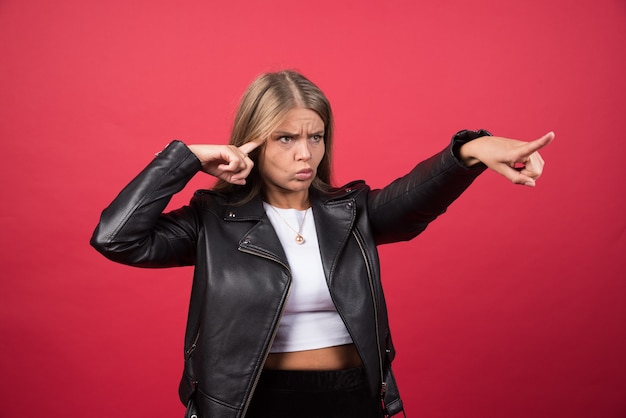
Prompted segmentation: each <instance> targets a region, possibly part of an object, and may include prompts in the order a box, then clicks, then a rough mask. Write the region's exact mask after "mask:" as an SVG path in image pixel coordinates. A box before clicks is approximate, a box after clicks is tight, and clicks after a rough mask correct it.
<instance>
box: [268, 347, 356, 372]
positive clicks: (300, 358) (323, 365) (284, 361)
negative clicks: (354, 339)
mask: <svg viewBox="0 0 626 418" xmlns="http://www.w3.org/2000/svg"><path fill="white" fill-rule="evenodd" d="M361 365H362V363H361V357H360V356H359V353H358V352H357V350H356V347H355V346H354V344H346V345H338V346H334V347H325V348H318V349H315V350H304V351H294V352H289V353H270V354H269V355H268V357H267V360H265V368H266V369H271V370H343V369H350V368H353V367H361Z"/></svg>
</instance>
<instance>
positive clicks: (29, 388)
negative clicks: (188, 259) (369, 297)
mask: <svg viewBox="0 0 626 418" xmlns="http://www.w3.org/2000/svg"><path fill="white" fill-rule="evenodd" d="M624 51H626V3H624V1H623V0H596V1H592V0H580V1H565V0H554V1H545V0H527V1H523V2H519V1H518V2H506V1H501V0H472V1H463V0H450V1H431V2H420V1H413V0H402V1H339V0H333V1H331V0H318V1H316V2H297V1H286V0H265V1H248V2H243V1H219V2H217V1H212V0H211V1H202V0H195V1H167V0H159V1H148V0H144V1H127V0H108V1H99V2H98V1H84V0H60V1H56V2H52V1H43V0H21V1H19V0H1V1H0V139H1V141H2V147H1V150H2V154H1V155H2V164H1V165H0V174H1V178H2V179H3V195H4V197H3V203H2V207H1V209H0V228H1V229H0V231H1V232H0V234H1V235H0V249H1V251H0V257H1V259H0V261H1V275H2V279H1V281H0V301H1V302H0V417H3V418H5V417H7V418H8V417H22V416H39V415H41V416H46V417H50V418H55V417H78V416H85V415H88V416H93V417H134V416H140V417H176V416H182V413H183V408H182V406H181V405H180V404H179V401H178V399H177V392H176V390H177V385H178V379H179V376H180V372H181V369H182V358H183V356H182V341H183V331H184V324H185V317H186V308H187V302H188V297H189V291H190V282H191V269H189V268H184V269H170V270H159V271H153V270H152V271H145V270H140V269H133V268H130V267H125V266H121V265H116V264H113V263H111V262H108V261H107V260H105V259H104V258H103V257H101V256H100V255H98V254H97V253H96V252H95V251H94V250H92V249H91V248H90V247H89V246H88V240H89V237H90V235H91V232H92V230H93V228H94V227H95V225H96V223H97V220H98V216H99V213H100V211H101V210H102V209H103V208H104V207H105V205H107V204H108V202H109V201H110V200H111V199H112V198H113V197H114V196H115V194H116V192H117V191H119V189H120V188H121V187H122V186H123V185H124V184H125V183H126V182H127V181H128V180H130V178H131V177H132V176H133V175H134V174H135V173H137V172H138V171H139V170H140V169H141V168H142V167H143V166H144V165H145V164H146V163H147V162H148V161H149V160H150V159H151V156H152V154H153V153H154V152H155V151H157V150H159V149H161V148H162V147H163V146H164V145H165V144H166V143H167V142H169V141H170V140H171V139H172V138H179V139H182V140H185V141H187V142H201V141H205V142H206V141H208V142H217V143H220V142H224V141H225V139H226V137H227V132H228V129H229V126H230V121H231V118H232V115H233V111H234V107H235V104H236V103H237V101H238V98H239V97H240V95H241V93H242V91H243V89H244V88H245V86H246V85H247V84H248V83H249V82H250V81H251V80H252V79H253V78H254V77H255V76H256V75H257V74H258V73H261V72H264V71H267V70H275V69H280V68H284V67H288V68H295V69H298V70H301V71H302V72H303V73H305V74H306V75H308V76H309V77H310V78H311V79H312V80H314V81H315V82H316V83H318V84H319V85H320V86H321V87H322V89H324V90H325V91H326V93H327V95H328V96H329V97H330V99H331V101H332V103H333V105H334V110H335V113H336V120H337V148H336V161H335V162H336V171H335V179H336V182H337V183H343V182H346V181H348V180H350V179H354V178H365V179H367V180H368V181H369V183H370V184H371V185H373V186H375V187H378V186H383V185H385V184H386V183H387V182H388V181H390V180H392V179H394V178H395V177H397V176H399V175H401V174H403V173H404V172H406V171H407V170H408V169H409V168H410V167H411V166H412V165H413V164H414V163H415V162H417V161H419V160H421V159H423V158H425V157H427V156H429V155H430V154H432V153H433V152H435V151H438V150H439V149H441V148H442V147H443V146H445V144H446V143H447V141H448V140H449V138H450V136H451V135H452V134H453V133H454V132H455V131H457V130H459V129H462V128H479V127H484V128H487V129H489V130H491V131H492V132H494V133H496V134H498V135H504V136H511V137H518V138H523V139H534V138H536V137H539V136H540V135H542V134H543V133H545V132H547V131H549V130H554V131H555V132H556V134H557V138H556V140H555V142H554V143H553V144H552V145H551V146H550V147H549V148H547V149H546V150H545V151H544V153H543V155H544V157H545V159H546V160H547V162H548V164H547V166H546V170H545V176H544V177H543V178H542V179H541V181H540V183H539V186H538V188H536V189H524V188H520V187H514V186H512V185H510V184H509V183H508V182H507V181H506V180H504V179H502V178H500V177H499V176H497V175H495V174H494V173H487V174H485V175H483V176H482V177H481V178H480V179H479V180H478V181H477V182H476V184H475V185H474V186H473V187H472V188H471V189H470V190H469V191H468V192H467V193H466V194H465V195H464V196H463V197H462V198H461V199H460V200H459V201H458V202H456V203H455V204H454V205H453V206H452V207H451V208H450V210H449V212H448V213H447V214H446V215H445V216H443V217H442V218H441V219H439V220H438V221H437V222H436V223H435V224H433V225H432V226H431V227H430V228H429V229H428V230H427V231H426V232H425V233H424V234H423V235H422V236H421V237H419V238H418V239H416V240H414V241H412V242H410V243H402V244H397V245H389V246H384V247H382V248H381V255H382V263H383V274H384V278H385V284H386V289H387V296H388V300H389V303H390V314H391V320H392V325H393V327H394V332H395V340H396V344H397V346H398V347H397V348H398V351H399V354H398V359H397V364H396V370H397V375H398V379H399V381H400V385H401V389H402V393H403V396H404V400H405V404H406V409H407V412H408V414H409V417H421V418H435V417H464V418H467V417H470V418H473V417H477V418H478V417H480V418H492V417H493V418H500V417H508V418H516V417H520V418H522V417H524V418H526V417H568V418H577V417H580V418H583V417H585V418H587V417H616V418H617V417H624V416H626V273H625V270H626V269H625V268H626V263H625V261H624V253H625V252H626V251H625V250H626V217H625V214H626V210H625V206H626V205H625V195H624V183H623V179H624V177H625V176H626V164H625V163H624V155H625V153H626V145H625V143H626V140H625V138H624V119H625V115H626V106H625V104H624V96H625V94H626V76H625V74H626V54H625V52H624ZM206 185H210V179H209V178H207V177H205V176H197V177H196V178H195V179H194V180H193V182H192V184H191V185H190V186H189V188H188V189H186V190H185V191H184V192H183V193H182V194H181V195H180V196H177V197H176V198H175V200H174V202H173V204H174V205H181V204H183V203H185V202H187V201H188V199H189V197H190V195H191V193H192V191H193V190H194V189H196V188H198V187H203V186H206Z"/></svg>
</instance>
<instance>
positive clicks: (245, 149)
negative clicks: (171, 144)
mask: <svg viewBox="0 0 626 418" xmlns="http://www.w3.org/2000/svg"><path fill="white" fill-rule="evenodd" d="M263 142H264V141H263V140H253V141H250V142H247V143H245V144H243V145H242V146H240V147H235V146H233V145H205V144H197V145H188V148H189V150H190V151H191V152H193V153H194V154H195V156H196V157H197V158H198V159H199V160H200V163H201V164H202V171H204V172H205V173H208V174H210V175H212V176H215V177H217V178H218V179H221V180H223V181H225V182H228V183H232V184H238V185H242V186H243V185H244V184H246V177H248V175H249V174H250V171H251V170H252V167H253V166H254V162H253V161H252V160H251V159H250V157H249V156H248V154H249V153H251V152H252V151H253V150H254V149H256V148H257V147H258V146H260V145H261V144H263Z"/></svg>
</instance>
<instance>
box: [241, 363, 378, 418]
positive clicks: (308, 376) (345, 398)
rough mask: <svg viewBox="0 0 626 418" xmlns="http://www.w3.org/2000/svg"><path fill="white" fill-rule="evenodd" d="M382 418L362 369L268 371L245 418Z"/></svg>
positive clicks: (263, 376) (264, 372) (260, 382)
mask: <svg viewBox="0 0 626 418" xmlns="http://www.w3.org/2000/svg"><path fill="white" fill-rule="evenodd" d="M296 417H297V418H382V417H383V414H382V409H381V403H380V400H379V399H378V398H377V397H376V396H374V397H372V396H371V395H370V393H369V390H368V387H367V381H366V380H365V374H364V372H363V370H362V369H360V368H357V369H348V370H331V371H286V370H265V371H263V373H262V374H261V378H260V379H259V383H258V385H257V388H256V390H255V392H254V396H253V398H252V401H251V403H250V407H249V409H248V413H247V414H246V418H296Z"/></svg>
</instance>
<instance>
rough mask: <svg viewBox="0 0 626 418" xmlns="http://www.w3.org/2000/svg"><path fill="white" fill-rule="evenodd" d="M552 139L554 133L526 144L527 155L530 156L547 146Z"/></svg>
mask: <svg viewBox="0 0 626 418" xmlns="http://www.w3.org/2000/svg"><path fill="white" fill-rule="evenodd" d="M553 139H554V132H548V133H547V134H545V135H544V136H542V137H541V138H539V139H536V140H534V141H531V142H529V143H528V144H527V149H526V151H527V153H528V155H530V154H532V153H533V152H535V151H539V150H540V149H541V148H543V147H545V146H546V145H548V144H549V143H550V142H552V140H553Z"/></svg>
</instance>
